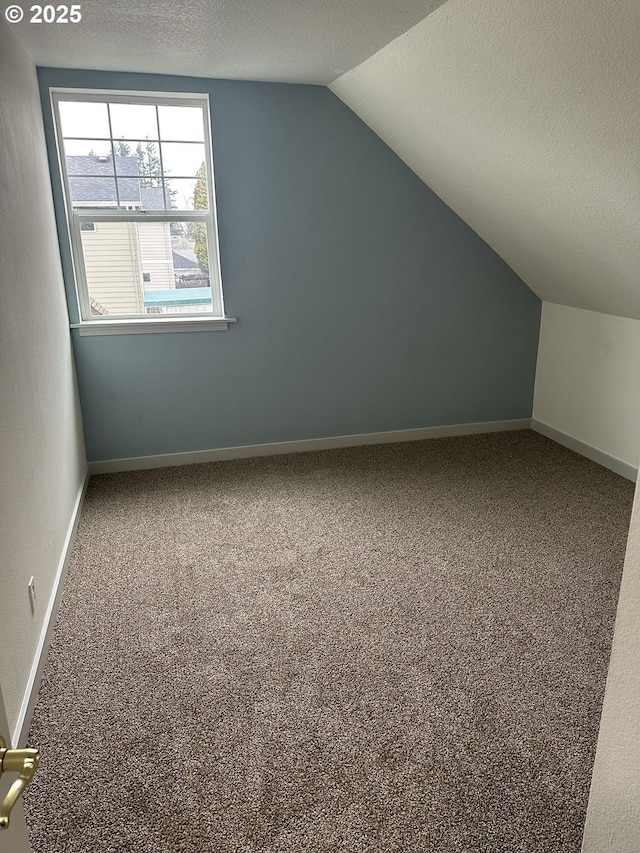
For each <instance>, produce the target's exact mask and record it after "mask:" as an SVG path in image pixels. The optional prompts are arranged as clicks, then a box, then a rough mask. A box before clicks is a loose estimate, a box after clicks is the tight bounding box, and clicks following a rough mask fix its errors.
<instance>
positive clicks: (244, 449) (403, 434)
mask: <svg viewBox="0 0 640 853" xmlns="http://www.w3.org/2000/svg"><path fill="white" fill-rule="evenodd" d="M530 426H531V421H530V419H529V418H520V419H518V420H511V421H484V422H482V423H471V424H451V425H449V426H439V427H425V428H422V429H396V430H390V431H388V432H366V433H361V434H358V435H338V436H332V437H329V438H308V439H303V440H301V441H279V442H274V443H271V444H246V445H243V446H240V447H220V448H216V449H215V450H194V451H189V452H186V453H162V454H159V455H157V456H132V457H129V458H126V459H105V460H104V461H102V462H90V463H89V473H90V474H107V473H114V472H116V471H140V470H144V469H146V468H166V467H170V466H175V465H197V464H199V463H201V462H219V461H221V460H224V459H247V458H249V457H251V456H278V455H280V454H283V453H304V452H307V451H310V450H330V449H331V448H336V447H359V446H361V445H366V444H395V443H396V442H401V441H422V440H423V439H426V438H446V437H449V436H455V435H475V434H477V433H483V432H508V431H511V430H519V429H529V427H530Z"/></svg>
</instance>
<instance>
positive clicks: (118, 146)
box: [113, 139, 131, 157]
mask: <svg viewBox="0 0 640 853" xmlns="http://www.w3.org/2000/svg"><path fill="white" fill-rule="evenodd" d="M113 148H114V150H115V152H116V156H117V157H131V146H130V145H129V143H128V142H125V141H124V140H123V139H114V141H113Z"/></svg>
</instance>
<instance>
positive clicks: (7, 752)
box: [0, 737, 40, 829]
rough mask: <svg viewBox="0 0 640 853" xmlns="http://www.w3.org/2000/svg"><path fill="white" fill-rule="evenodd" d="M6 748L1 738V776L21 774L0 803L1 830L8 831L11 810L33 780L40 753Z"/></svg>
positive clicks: (35, 750) (34, 750) (32, 750)
mask: <svg viewBox="0 0 640 853" xmlns="http://www.w3.org/2000/svg"><path fill="white" fill-rule="evenodd" d="M6 746H7V745H6V743H5V742H4V740H3V738H2V737H0V776H2V774H3V773H19V774H20V775H19V776H18V778H17V779H16V781H15V782H14V783H13V785H12V786H11V787H10V788H9V790H8V791H7V794H6V796H5V798H4V800H3V801H2V803H0V829H6V828H7V827H8V826H9V818H10V817H11V809H12V808H13V807H14V806H15V804H16V800H17V799H18V797H19V796H20V794H21V793H22V792H23V791H24V789H25V788H26V787H27V785H28V784H29V782H31V780H32V779H33V774H34V773H35V772H36V769H37V767H38V762H39V761H40V753H39V752H38V750H37V749H7V748H6Z"/></svg>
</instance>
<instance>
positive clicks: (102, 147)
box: [64, 139, 113, 174]
mask: <svg viewBox="0 0 640 853" xmlns="http://www.w3.org/2000/svg"><path fill="white" fill-rule="evenodd" d="M64 151H65V154H66V155H67V171H68V172H69V174H75V172H71V169H70V168H69V158H70V157H93V158H94V159H98V160H100V159H102V158H105V157H107V158H108V159H109V161H111V157H112V151H111V143H110V142H109V141H104V140H101V139H65V141H64ZM109 173H110V174H113V169H110V171H109ZM90 174H91V172H90Z"/></svg>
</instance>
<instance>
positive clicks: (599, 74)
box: [331, 0, 640, 319]
mask: <svg viewBox="0 0 640 853" xmlns="http://www.w3.org/2000/svg"><path fill="white" fill-rule="evenodd" d="M636 17H637V11H636V8H635V3H634V0H520V2H517V3H515V2H513V0H483V2H482V3H478V2H476V0H449V2H448V3H446V4H445V5H444V6H442V7H440V8H439V9H438V10H437V11H436V12H434V14H433V15H431V16H430V17H429V18H427V19H426V20H424V21H422V22H421V23H419V24H417V25H416V26H415V27H414V28H413V29H412V30H410V31H409V32H407V33H406V34H404V35H402V36H400V37H399V38H397V39H396V40H395V41H394V42H392V43H391V44H389V45H387V46H386V47H384V48H382V49H381V50H380V51H379V52H378V53H377V54H376V55H374V56H372V57H371V58H369V59H368V60H366V61H365V62H364V63H363V64H361V65H360V66H359V67H357V68H355V69H353V70H352V71H350V72H349V73H347V74H345V75H344V76H342V77H341V78H340V79H339V80H337V81H336V82H335V83H334V84H333V85H332V86H331V89H332V90H333V91H334V92H335V93H336V94H337V95H338V96H339V97H340V98H341V99H342V100H343V101H345V103H346V104H348V106H350V107H351V108H352V109H353V110H354V111H355V112H356V113H358V115H360V117H361V118H362V119H363V120H364V121H365V122H367V124H369V126H370V127H371V128H373V130H375V131H376V133H378V134H379V135H380V136H381V137H382V138H383V139H384V140H385V141H386V142H387V144H389V145H390V146H391V147H392V148H393V149H394V150H395V151H396V152H397V153H398V154H399V155H400V157H402V159H403V160H405V162H406V163H408V165H409V166H410V167H411V168H412V169H413V170H414V171H415V172H416V173H417V174H418V175H419V176H420V177H421V178H422V179H423V180H424V181H425V182H426V183H427V184H429V186H430V187H431V188H432V189H433V190H434V191H435V192H436V193H437V194H438V195H439V196H440V197H441V198H442V199H443V200H444V201H445V202H446V203H447V204H448V205H449V206H450V207H452V208H453V209H454V210H455V211H456V212H457V213H458V214H459V216H461V217H462V219H464V220H465V221H466V222H467V223H468V224H469V225H470V226H471V227H472V228H473V229H474V230H475V231H477V233H478V234H480V236H481V237H483V238H484V239H485V240H486V242H487V243H489V245H490V246H492V247H493V249H494V250H495V251H496V252H498V254H499V255H501V256H502V257H503V258H504V259H505V260H506V261H507V263H509V264H510V266H511V267H512V268H513V269H514V270H515V271H516V272H517V273H518V274H519V275H520V276H521V278H522V279H523V280H524V281H525V282H526V283H527V284H528V285H529V287H531V288H532V290H534V291H535V292H536V293H537V294H538V295H539V296H540V297H541V298H543V299H545V300H547V301H550V302H557V303H562V304H566V305H573V306H576V307H580V308H586V309H590V310H595V311H601V312H604V313H609V314H617V315H620V316H626V317H632V318H637V319H640V240H639V227H638V226H639V225H640V215H639V214H640V106H639V105H640V100H639V93H640V52H639V48H638V45H639V43H640V42H639V40H638V29H637V20H636Z"/></svg>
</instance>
